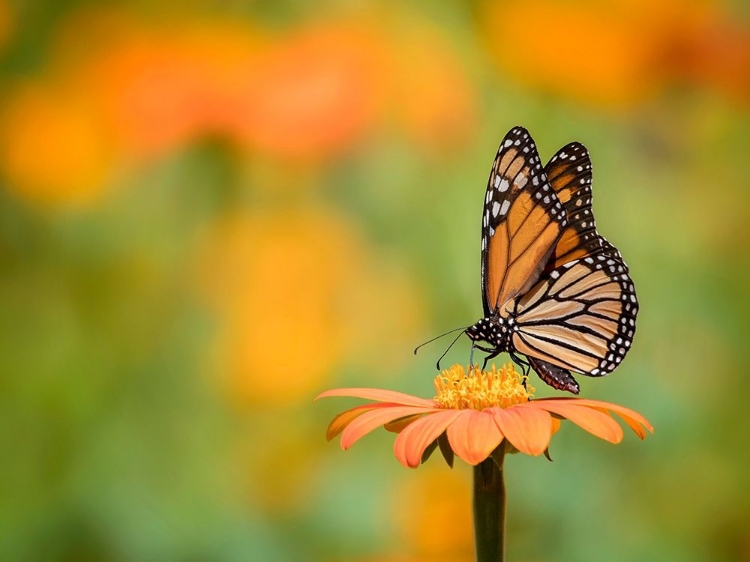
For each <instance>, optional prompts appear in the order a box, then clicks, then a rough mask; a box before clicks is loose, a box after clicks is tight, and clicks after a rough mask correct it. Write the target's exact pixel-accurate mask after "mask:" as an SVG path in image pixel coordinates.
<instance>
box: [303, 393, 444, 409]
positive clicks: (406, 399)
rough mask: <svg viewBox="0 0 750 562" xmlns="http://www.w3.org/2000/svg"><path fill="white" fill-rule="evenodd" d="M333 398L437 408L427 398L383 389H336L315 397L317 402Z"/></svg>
mask: <svg viewBox="0 0 750 562" xmlns="http://www.w3.org/2000/svg"><path fill="white" fill-rule="evenodd" d="M332 396H346V397H349V398H364V399H365V400H375V401H376V402H395V403H397V404H402V405H404V406H424V407H425V408H432V407H434V406H435V402H434V401H433V400H427V399H426V398H420V397H419V396H412V395H411V394H404V393H403V392H397V391H395V390H383V389H382V388H334V389H332V390H326V391H325V392H321V393H320V394H318V395H317V396H316V397H315V400H318V399H320V398H330V397H332Z"/></svg>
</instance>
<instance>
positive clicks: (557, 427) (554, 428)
mask: <svg viewBox="0 0 750 562" xmlns="http://www.w3.org/2000/svg"><path fill="white" fill-rule="evenodd" d="M551 417H552V435H554V434H555V433H557V432H558V431H560V426H561V425H562V423H561V422H560V420H559V419H557V418H556V417H554V416H551Z"/></svg>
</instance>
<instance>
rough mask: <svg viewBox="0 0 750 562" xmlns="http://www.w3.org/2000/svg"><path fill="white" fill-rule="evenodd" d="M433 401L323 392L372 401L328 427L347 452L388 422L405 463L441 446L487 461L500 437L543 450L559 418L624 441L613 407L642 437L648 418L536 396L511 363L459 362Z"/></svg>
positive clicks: (529, 450) (527, 449) (375, 392)
mask: <svg viewBox="0 0 750 562" xmlns="http://www.w3.org/2000/svg"><path fill="white" fill-rule="evenodd" d="M435 390H436V391H437V395H436V396H435V398H433V399H432V400H428V399H425V398H419V397H416V396H410V395H408V394H403V393H401V392H396V391H392V390H380V389H373V388H340V389H334V390H329V391H326V392H323V393H322V394H320V395H319V396H318V398H327V397H331V396H351V397H355V398H364V399H367V400H374V401H375V403H371V404H364V405H361V406H357V407H354V408H351V409H349V410H346V411H344V412H342V413H340V414H339V415H337V416H336V417H335V418H334V419H333V420H332V421H331V423H330V425H329V426H328V432H327V438H328V440H329V441H330V440H331V439H333V438H334V437H336V436H337V435H339V434H341V447H342V449H344V450H346V449H348V448H349V447H351V446H352V445H354V443H356V442H357V441H358V440H359V439H361V438H362V437H364V436H365V435H367V434H368V433H370V432H371V431H373V430H375V429H377V428H378V427H380V426H381V425H384V426H385V427H386V429H389V430H391V431H395V432H397V433H398V437H396V442H395V444H394V450H395V453H396V458H397V459H398V460H399V462H401V464H403V465H404V466H406V467H409V468H416V467H417V466H418V465H419V464H420V463H421V462H423V461H424V460H426V458H427V457H428V456H429V454H430V453H431V452H432V451H433V450H434V449H435V448H436V447H437V446H439V447H440V450H441V452H442V453H443V455H444V456H445V458H446V461H448V463H449V464H451V463H452V460H453V454H456V455H458V456H459V458H461V459H462V460H464V461H465V462H467V463H469V464H471V465H477V464H479V463H481V462H482V461H484V460H486V459H487V458H488V457H489V456H490V455H491V454H492V453H493V452H494V451H495V450H497V449H498V447H499V446H500V445H501V444H502V443H504V442H505V443H506V447H507V448H509V449H510V450H513V449H515V450H517V451H519V452H521V453H525V454H527V455H535V456H536V455H541V454H542V453H544V452H545V451H546V450H547V447H548V446H549V442H550V439H551V437H552V435H553V434H554V433H555V432H556V431H557V430H558V429H559V427H560V423H561V420H564V419H567V420H569V421H571V422H573V423H574V424H576V425H578V426H579V427H581V428H582V429H585V430H586V431H588V432H589V433H591V434H592V435H595V436H596V437H599V438H601V439H604V440H605V441H609V442H610V443H619V442H620V441H621V440H622V437H623V431H622V427H620V425H619V424H618V423H617V422H616V421H615V420H614V419H613V418H612V415H611V414H612V412H614V413H616V414H617V415H618V416H620V418H622V420H623V421H624V422H625V423H626V424H627V425H628V426H629V427H630V428H631V429H632V430H633V431H634V432H635V433H636V435H638V437H640V438H641V439H644V438H645V437H646V430H648V431H650V432H652V433H653V427H652V426H651V424H650V423H649V422H648V420H646V418H644V417H643V416H642V415H640V414H639V413H637V412H634V411H633V410H630V409H628V408H625V407H623V406H618V405H617V404H612V403H609V402H601V401H598V400H586V399H581V398H567V397H566V398H542V399H539V400H532V396H533V392H534V389H533V387H531V385H529V383H528V382H527V378H526V377H525V376H522V375H520V374H518V373H517V372H516V371H515V370H514V368H513V366H512V365H505V366H503V367H502V368H501V369H499V370H498V369H497V368H496V367H495V366H494V365H493V367H492V369H491V370H488V371H484V370H481V371H480V370H479V368H478V367H469V368H468V372H467V370H464V368H463V366H461V365H454V366H452V367H451V368H450V369H447V370H444V371H443V372H442V374H440V375H438V376H437V377H435Z"/></svg>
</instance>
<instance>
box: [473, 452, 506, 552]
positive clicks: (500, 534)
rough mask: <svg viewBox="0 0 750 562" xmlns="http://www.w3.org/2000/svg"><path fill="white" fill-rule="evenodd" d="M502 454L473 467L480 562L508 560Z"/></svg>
mask: <svg viewBox="0 0 750 562" xmlns="http://www.w3.org/2000/svg"><path fill="white" fill-rule="evenodd" d="M503 456H504V455H503V453H501V452H496V453H495V454H494V457H495V459H496V460H493V457H489V458H488V459H487V460H485V461H483V462H481V463H479V464H478V465H477V466H475V467H474V545H475V547H476V561H477V562H502V561H503V560H505V483H504V482H503V469H502V464H503Z"/></svg>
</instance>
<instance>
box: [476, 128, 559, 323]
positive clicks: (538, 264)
mask: <svg viewBox="0 0 750 562" xmlns="http://www.w3.org/2000/svg"><path fill="white" fill-rule="evenodd" d="M566 222H567V219H566V216H565V211H564V209H563V207H562V204H561V203H560V201H559V199H558V197H557V195H555V193H554V190H553V189H552V187H551V185H550V184H549V181H548V180H547V174H546V173H545V171H544V170H543V169H542V166H541V163H540V158H539V154H538V152H537V149H536V146H535V144H534V141H533V140H532V138H531V136H530V135H529V133H528V131H526V129H524V128H523V127H514V128H513V129H511V130H510V131H509V132H508V134H507V135H506V136H505V138H504V139H503V141H502V143H501V144H500V148H499V149H498V152H497V156H496V157H495V161H494V163H493V166H492V170H491V172H490V177H489V181H488V184H487V191H486V195H485V201H484V209H483V213H482V303H483V305H484V312H485V316H490V315H491V314H493V313H494V312H495V311H497V310H498V309H500V308H501V307H503V306H504V305H506V304H507V303H509V302H511V299H513V298H515V297H517V296H518V295H522V294H523V293H524V292H525V291H526V290H528V288H529V287H531V286H532V285H533V284H534V283H535V282H536V281H537V280H538V278H539V275H540V274H541V272H542V270H543V269H544V266H545V264H546V263H547V260H548V259H549V256H550V254H551V253H552V251H553V250H554V247H555V243H556V242H557V240H558V238H559V236H560V234H561V232H562V231H563V229H564V228H565V225H566Z"/></svg>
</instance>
